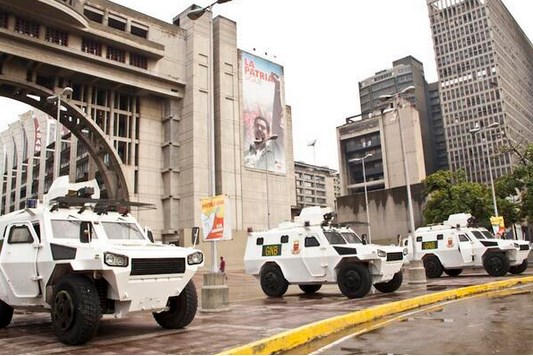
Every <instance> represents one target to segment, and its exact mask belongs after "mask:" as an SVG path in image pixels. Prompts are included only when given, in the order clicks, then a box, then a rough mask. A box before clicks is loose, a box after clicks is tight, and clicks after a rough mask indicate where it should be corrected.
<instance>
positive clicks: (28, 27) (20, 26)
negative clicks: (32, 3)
mask: <svg viewBox="0 0 533 356" xmlns="http://www.w3.org/2000/svg"><path fill="white" fill-rule="evenodd" d="M15 32H18V33H22V34H23V35H28V36H30V37H36V38H39V24H38V23H36V22H31V21H28V20H25V19H21V18H20V17H17V21H16V22H15Z"/></svg>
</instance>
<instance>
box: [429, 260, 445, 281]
mask: <svg viewBox="0 0 533 356" xmlns="http://www.w3.org/2000/svg"><path fill="white" fill-rule="evenodd" d="M424 269H425V270H426V277H427V278H439V277H440V276H442V272H444V267H442V263H440V260H439V258H438V257H437V256H434V255H431V256H426V257H425V258H424Z"/></svg>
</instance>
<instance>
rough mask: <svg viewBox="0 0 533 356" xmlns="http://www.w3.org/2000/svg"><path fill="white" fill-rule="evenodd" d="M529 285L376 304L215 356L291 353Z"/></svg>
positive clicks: (502, 284) (463, 290)
mask: <svg viewBox="0 0 533 356" xmlns="http://www.w3.org/2000/svg"><path fill="white" fill-rule="evenodd" d="M528 283H533V276H531V277H524V278H513V279H506V280H504V281H498V282H492V283H487V284H481V285H476V286H470V287H463V288H459V289H454V290H449V291H443V292H437V293H432V294H427V295H422V296H418V297H414V298H410V299H406V300H401V301H398V302H392V303H387V304H383V305H378V306H375V307H372V308H368V309H363V310H359V311H356V312H353V313H349V314H345V315H340V316H336V317H333V318H329V319H325V320H321V321H317V322H314V323H311V324H307V325H304V326H301V327H299V328H296V329H292V330H289V331H285V332H283V333H280V334H277V335H273V336H271V337H268V338H265V339H262V340H258V341H254V342H252V343H250V344H247V345H243V346H239V347H236V348H233V349H229V350H226V351H223V352H221V353H219V355H271V354H274V353H279V352H282V351H285V350H291V349H293V348H295V347H297V346H301V345H303V344H305V343H307V342H310V341H312V340H315V339H318V338H322V337H325V336H328V335H331V334H334V333H336V332H339V331H341V330H344V329H346V328H349V327H352V326H355V325H358V324H362V323H366V322H369V321H372V320H375V319H379V318H381V317H384V316H387V315H391V314H396V313H400V312H403V311H406V310H411V309H416V308H419V307H421V306H425V305H429V304H433V303H438V302H442V301H445V300H451V299H458V298H462V297H466V296H469V295H474V294H479V293H484V292H489V291H494V290H499V289H504V288H509V287H513V286H516V285H518V284H528Z"/></svg>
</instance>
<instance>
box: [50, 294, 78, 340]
mask: <svg viewBox="0 0 533 356" xmlns="http://www.w3.org/2000/svg"><path fill="white" fill-rule="evenodd" d="M74 315H75V308H74V301H73V300H72V297H71V296H70V294H69V293H67V292H65V291H60V292H59V293H57V295H56V297H55V299H54V310H53V316H54V324H55V325H56V326H57V327H58V328H59V329H60V330H61V331H66V330H68V329H69V328H70V327H71V326H72V323H73V322H74Z"/></svg>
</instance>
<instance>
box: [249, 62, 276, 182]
mask: <svg viewBox="0 0 533 356" xmlns="http://www.w3.org/2000/svg"><path fill="white" fill-rule="evenodd" d="M241 67H242V93H243V121H244V165H245V167H248V168H256V169H263V170H269V171H272V172H277V173H285V147H284V142H285V117H284V109H283V108H284V104H283V103H284V100H283V82H284V78H283V68H282V67H281V66H280V65H278V64H275V63H272V62H270V61H267V60H265V59H263V58H260V57H257V56H254V55H252V54H249V53H246V52H241Z"/></svg>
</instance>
